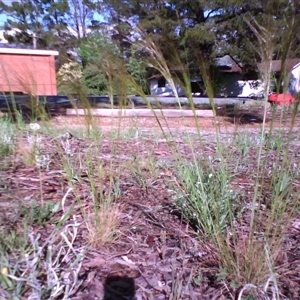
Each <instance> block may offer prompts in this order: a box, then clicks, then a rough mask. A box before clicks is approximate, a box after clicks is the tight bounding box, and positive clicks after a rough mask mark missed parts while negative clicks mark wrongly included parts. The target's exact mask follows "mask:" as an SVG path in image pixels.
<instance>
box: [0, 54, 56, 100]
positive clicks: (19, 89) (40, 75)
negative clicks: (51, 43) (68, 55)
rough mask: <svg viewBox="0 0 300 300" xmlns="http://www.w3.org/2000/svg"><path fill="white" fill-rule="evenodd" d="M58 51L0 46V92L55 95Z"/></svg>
mask: <svg viewBox="0 0 300 300" xmlns="http://www.w3.org/2000/svg"><path fill="white" fill-rule="evenodd" d="M57 55H58V52H57V51H50V50H36V49H34V50H33V49H16V48H0V93H6V94H8V93H15V94H28V95H45V96H46V95H56V94H57V87H56V73H55V56H57Z"/></svg>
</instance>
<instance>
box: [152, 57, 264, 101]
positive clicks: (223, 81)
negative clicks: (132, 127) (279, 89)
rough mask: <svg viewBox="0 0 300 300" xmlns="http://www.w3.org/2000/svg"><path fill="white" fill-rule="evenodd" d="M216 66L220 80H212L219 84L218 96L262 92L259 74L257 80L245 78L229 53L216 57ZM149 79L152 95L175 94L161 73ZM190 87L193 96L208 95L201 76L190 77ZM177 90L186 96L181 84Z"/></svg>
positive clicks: (238, 95)
mask: <svg viewBox="0 0 300 300" xmlns="http://www.w3.org/2000/svg"><path fill="white" fill-rule="evenodd" d="M215 67H216V70H217V71H218V73H219V78H218V82H212V84H213V85H217V88H215V91H216V93H215V96H216V97H254V98H255V97H259V96H260V95H261V94H262V90H263V85H262V82H261V81H260V80H259V79H258V76H257V79H256V80H244V74H243V71H242V68H241V66H240V65H238V64H237V63H236V61H235V60H233V59H232V58H231V57H230V56H229V55H226V56H224V57H221V58H218V59H216V61H215ZM173 73H176V75H177V76H175V77H180V74H178V71H174V70H173ZM148 81H149V85H150V91H151V94H152V95H159V96H174V93H173V90H172V88H171V86H170V84H169V83H168V81H167V80H166V79H165V78H164V77H163V76H162V75H161V74H157V75H154V76H152V77H150V78H148ZM190 88H191V92H192V95H193V96H196V97H197V96H200V97H203V96H204V97H205V96H207V94H206V91H205V87H204V84H203V79H202V78H201V77H200V76H191V77H190ZM176 90H177V92H178V95H179V96H185V91H184V89H183V88H182V87H181V86H180V85H179V84H176Z"/></svg>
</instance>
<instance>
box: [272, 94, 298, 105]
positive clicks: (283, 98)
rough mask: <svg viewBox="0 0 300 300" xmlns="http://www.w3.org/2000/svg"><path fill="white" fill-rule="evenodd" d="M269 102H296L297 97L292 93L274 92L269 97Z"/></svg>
mask: <svg viewBox="0 0 300 300" xmlns="http://www.w3.org/2000/svg"><path fill="white" fill-rule="evenodd" d="M268 102H269V103H270V104H272V105H273V104H277V105H290V104H292V103H294V102H296V98H295V97H294V96H293V95H291V94H276V93H273V94H271V95H270V96H269V97H268Z"/></svg>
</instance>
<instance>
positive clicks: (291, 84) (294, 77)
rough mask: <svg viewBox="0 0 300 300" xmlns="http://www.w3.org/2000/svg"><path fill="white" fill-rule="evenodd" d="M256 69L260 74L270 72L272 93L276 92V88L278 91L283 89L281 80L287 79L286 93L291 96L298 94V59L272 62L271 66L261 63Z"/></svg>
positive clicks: (299, 67)
mask: <svg viewBox="0 0 300 300" xmlns="http://www.w3.org/2000/svg"><path fill="white" fill-rule="evenodd" d="M258 69H259V71H260V72H261V73H266V72H268V71H269V70H270V71H271V73H272V77H273V78H274V79H273V81H274V84H273V85H274V92H277V89H278V88H279V90H282V89H283V85H284V82H283V79H285V78H287V80H288V86H287V89H288V92H289V93H290V94H292V95H295V94H296V93H300V58H293V59H286V60H285V61H282V60H272V61H271V64H269V63H267V62H262V63H260V64H258ZM279 80H281V82H279ZM280 92H281V91H280Z"/></svg>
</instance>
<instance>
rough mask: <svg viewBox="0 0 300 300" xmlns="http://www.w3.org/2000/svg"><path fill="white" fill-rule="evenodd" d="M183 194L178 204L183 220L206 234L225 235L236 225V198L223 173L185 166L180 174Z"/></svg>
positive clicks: (210, 169)
mask: <svg viewBox="0 0 300 300" xmlns="http://www.w3.org/2000/svg"><path fill="white" fill-rule="evenodd" d="M178 176H179V178H178V179H179V182H180V190H179V193H178V195H179V196H176V199H175V200H176V204H177V206H178V208H179V209H180V211H181V212H182V214H183V216H184V217H185V218H186V219H187V220H188V221H190V222H192V223H193V224H194V225H196V227H197V228H198V229H199V230H200V231H201V232H203V233H205V234H208V235H209V236H210V237H214V236H216V235H219V234H224V233H225V231H226V229H227V228H228V226H230V225H231V223H232V221H233V217H234V216H233V213H234V211H235V210H236V208H237V200H238V199H237V195H236V194H235V193H234V192H233V190H231V189H230V183H229V177H228V176H227V174H224V173H223V172H222V171H221V170H214V169H212V168H209V169H207V168H206V169H205V168H203V167H202V166H201V165H200V163H198V165H196V166H195V165H189V164H182V165H181V166H180V168H179V170H178Z"/></svg>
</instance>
